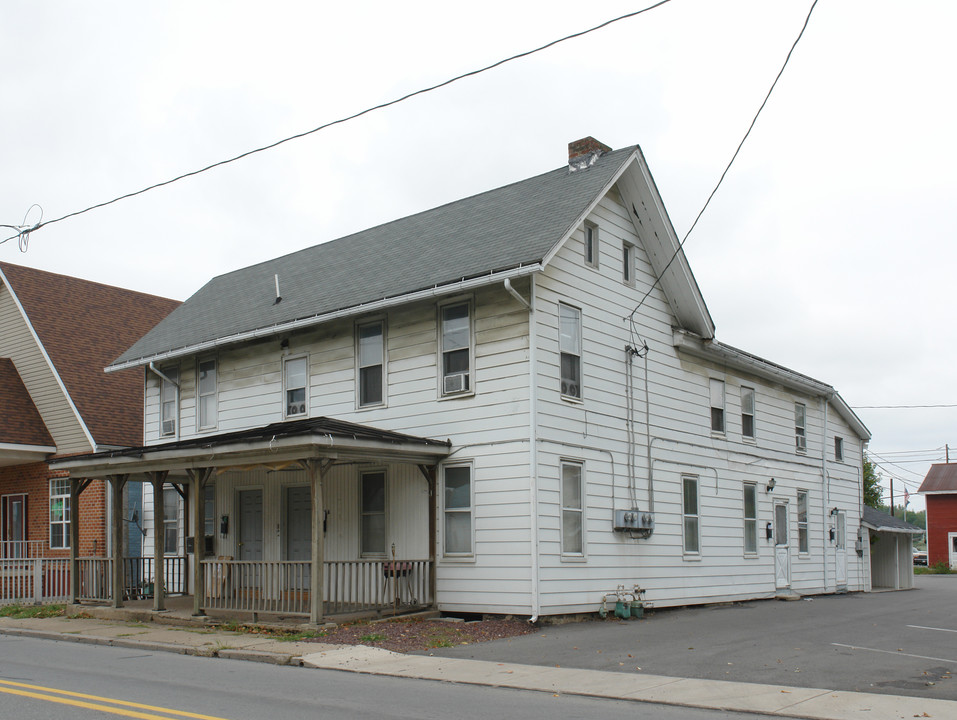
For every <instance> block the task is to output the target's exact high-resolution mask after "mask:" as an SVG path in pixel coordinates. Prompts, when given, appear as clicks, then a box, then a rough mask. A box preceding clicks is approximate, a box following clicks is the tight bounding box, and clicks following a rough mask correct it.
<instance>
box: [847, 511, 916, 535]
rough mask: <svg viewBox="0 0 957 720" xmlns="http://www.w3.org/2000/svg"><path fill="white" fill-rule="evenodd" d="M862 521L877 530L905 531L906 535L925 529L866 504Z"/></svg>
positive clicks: (866, 525) (865, 525)
mask: <svg viewBox="0 0 957 720" xmlns="http://www.w3.org/2000/svg"><path fill="white" fill-rule="evenodd" d="M861 522H862V523H863V525H864V527H866V528H870V529H871V530H876V531H877V532H892V533H903V534H905V535H920V534H922V533H923V532H924V531H923V529H921V528H919V527H917V526H916V525H912V524H911V523H909V522H905V521H904V520H901V519H900V518H897V517H894V516H892V515H888V514H887V513H886V512H883V511H881V510H875V509H874V508H872V507H868V506H867V505H865V506H864V507H863V510H862V513H861Z"/></svg>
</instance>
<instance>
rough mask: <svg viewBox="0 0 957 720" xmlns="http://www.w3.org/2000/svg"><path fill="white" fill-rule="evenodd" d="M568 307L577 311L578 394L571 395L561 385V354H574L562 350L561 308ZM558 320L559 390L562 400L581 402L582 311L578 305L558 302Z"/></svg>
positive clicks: (583, 388)
mask: <svg viewBox="0 0 957 720" xmlns="http://www.w3.org/2000/svg"><path fill="white" fill-rule="evenodd" d="M563 307H564V308H568V309H569V310H574V311H575V312H576V313H578V355H577V357H578V395H577V396H576V395H572V394H570V393H567V392H566V391H565V389H564V388H563V387H562V385H563V384H564V379H563V378H562V355H566V354H567V355H570V356H573V357H574V356H575V354H574V353H571V352H569V353H565V352H564V351H563V350H562V308H563ZM556 320H557V321H558V327H557V328H556V329H557V330H558V387H559V391H560V392H561V396H562V400H568V401H569V402H575V403H582V402H584V400H585V387H584V386H585V359H584V351H585V348H584V343H583V341H582V326H583V325H584V312H582V309H581V308H579V307H575V306H574V305H571V304H570V303H566V302H559V303H558V314H557V317H556Z"/></svg>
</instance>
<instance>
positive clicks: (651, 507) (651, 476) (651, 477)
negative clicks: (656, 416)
mask: <svg viewBox="0 0 957 720" xmlns="http://www.w3.org/2000/svg"><path fill="white" fill-rule="evenodd" d="M644 361H645V449H646V451H647V455H648V457H647V462H648V512H650V513H654V512H655V469H654V463H652V462H651V397H650V396H649V395H648V352H647V350H646V351H645V357H644Z"/></svg>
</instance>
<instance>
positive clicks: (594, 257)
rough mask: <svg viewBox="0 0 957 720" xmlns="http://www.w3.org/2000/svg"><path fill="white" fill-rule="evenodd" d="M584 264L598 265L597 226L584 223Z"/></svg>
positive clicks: (594, 266)
mask: <svg viewBox="0 0 957 720" xmlns="http://www.w3.org/2000/svg"><path fill="white" fill-rule="evenodd" d="M585 264H586V265H588V266H590V267H593V268H597V267H598V226H597V225H592V224H591V223H585Z"/></svg>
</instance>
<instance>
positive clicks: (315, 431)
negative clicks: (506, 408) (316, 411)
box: [51, 417, 451, 477]
mask: <svg viewBox="0 0 957 720" xmlns="http://www.w3.org/2000/svg"><path fill="white" fill-rule="evenodd" d="M450 449H451V443H450V442H449V441H448V440H432V439H429V438H421V437H415V436H413V435H405V434H402V433H397V432H393V431H390V430H380V429H378V428H373V427H369V426H368V425H359V424H357V423H350V422H346V421H344V420H336V419H334V418H328V417H318V418H308V419H304V420H293V421H287V422H279V423H272V424H271V425H264V426H262V427H257V428H251V429H248V430H239V431H236V432H229V433H221V434H217V435H204V436H202V437H196V438H190V439H189V440H176V441H172V442H166V443H162V444H159V445H147V446H143V447H133V448H122V449H118V450H107V451H102V452H96V453H90V454H87V455H74V456H71V457H64V458H57V459H55V460H52V461H51V465H53V466H55V467H56V468H57V469H59V470H69V471H70V474H71V475H73V476H74V477H102V476H105V475H116V474H126V473H130V474H134V473H146V472H154V471H162V470H185V469H199V468H218V469H228V468H243V467H251V466H267V467H276V466H281V465H285V464H289V463H292V462H296V461H298V460H307V459H331V460H369V461H372V460H378V461H382V460H395V461H401V462H408V463H425V464H434V463H435V462H437V461H438V460H440V459H442V458H443V457H445V456H447V455H448V454H449V451H450Z"/></svg>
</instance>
